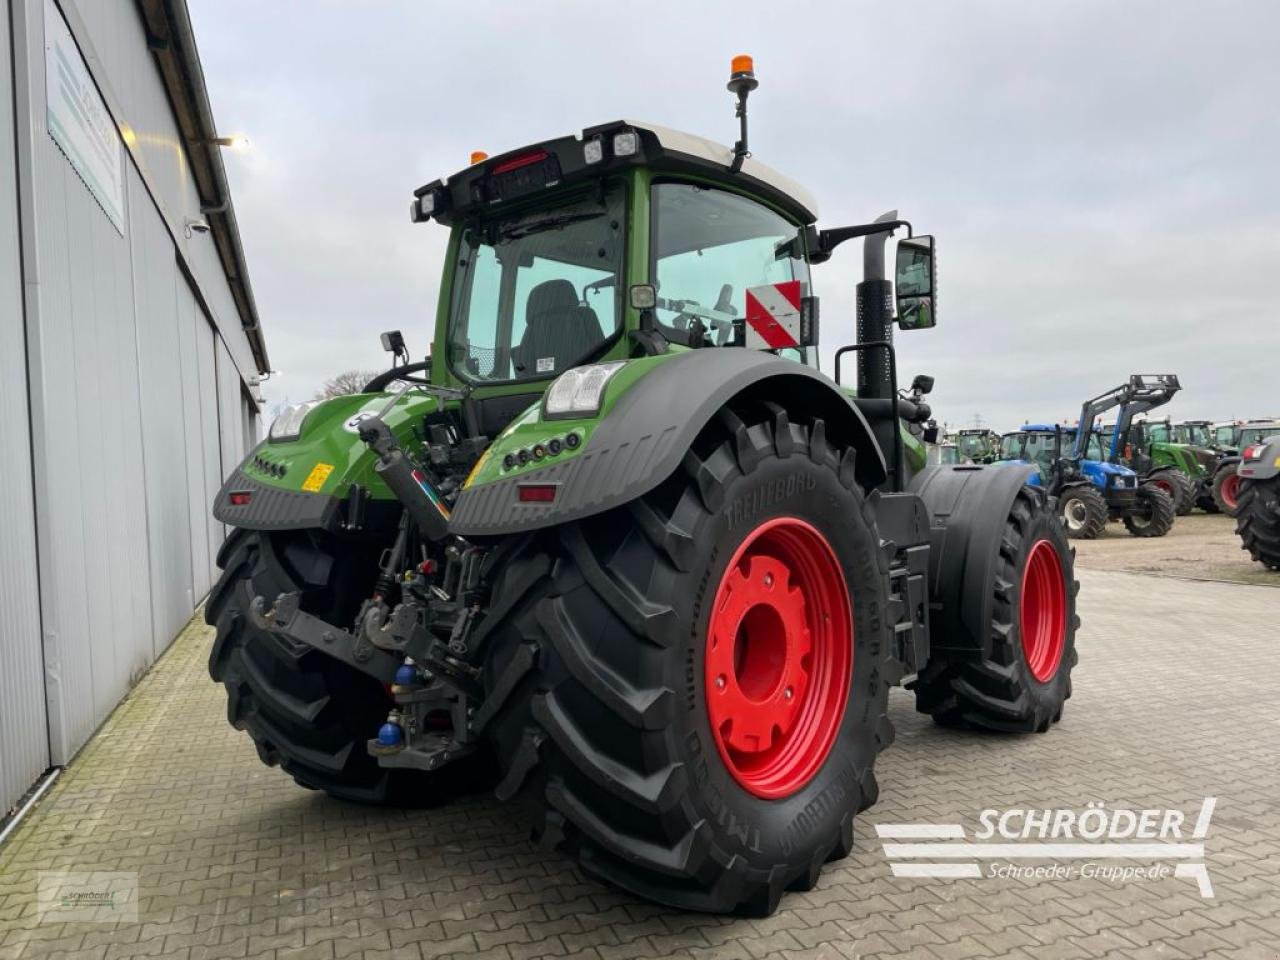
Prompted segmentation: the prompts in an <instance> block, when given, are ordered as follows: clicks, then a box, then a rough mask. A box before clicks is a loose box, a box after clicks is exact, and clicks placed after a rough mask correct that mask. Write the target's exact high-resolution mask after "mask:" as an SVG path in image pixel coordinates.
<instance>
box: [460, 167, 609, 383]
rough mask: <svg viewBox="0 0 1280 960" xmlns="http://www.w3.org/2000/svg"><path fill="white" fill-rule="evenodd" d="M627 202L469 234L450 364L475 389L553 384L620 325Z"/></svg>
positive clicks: (577, 204)
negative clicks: (536, 382)
mask: <svg viewBox="0 0 1280 960" xmlns="http://www.w3.org/2000/svg"><path fill="white" fill-rule="evenodd" d="M625 219H626V218H625V216H624V200H623V191H622V188H621V187H620V186H617V185H613V186H610V187H609V188H608V190H607V191H606V192H605V195H604V198H603V202H602V201H601V198H600V197H599V196H598V195H596V194H594V193H593V194H592V195H591V196H589V197H582V198H580V199H578V200H574V201H571V202H570V203H567V204H564V205H563V206H559V207H554V208H552V209H549V210H547V209H544V210H539V211H536V212H533V213H526V214H523V215H520V216H517V217H510V218H506V219H502V220H495V221H489V222H485V223H476V224H469V225H468V226H466V227H465V228H464V232H463V235H462V242H461V244H460V246H459V250H458V260H457V263H456V264H455V266H454V270H455V271H456V272H455V275H454V283H453V301H452V305H451V309H450V313H449V333H448V356H449V364H450V366H451V367H452V368H453V370H454V371H455V372H456V373H457V374H458V375H459V376H460V377H462V378H463V379H464V380H468V381H470V382H472V383H503V382H514V381H519V380H537V379H542V378H546V377H552V376H555V375H556V374H558V373H561V372H562V371H564V370H566V369H568V368H569V367H572V366H576V365H577V364H579V363H582V362H584V361H586V360H588V359H591V357H592V355H593V354H595V353H598V352H599V351H600V349H601V348H602V347H604V346H605V345H606V344H607V343H608V342H609V341H611V340H612V338H613V337H614V336H615V335H616V334H617V332H618V330H619V328H620V327H621V325H622V303H621V299H620V297H619V295H618V291H619V286H620V279H619V278H620V276H621V273H622V257H623V252H624V251H623V248H624V237H623V224H624V223H625Z"/></svg>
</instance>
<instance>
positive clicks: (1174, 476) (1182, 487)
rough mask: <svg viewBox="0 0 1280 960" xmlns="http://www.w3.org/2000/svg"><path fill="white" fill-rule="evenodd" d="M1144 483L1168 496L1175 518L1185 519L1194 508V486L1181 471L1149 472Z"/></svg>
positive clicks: (1164, 468)
mask: <svg viewBox="0 0 1280 960" xmlns="http://www.w3.org/2000/svg"><path fill="white" fill-rule="evenodd" d="M1144 482H1145V483H1149V484H1151V485H1153V486H1155V487H1158V488H1159V489H1161V490H1163V491H1164V492H1165V493H1166V494H1168V495H1169V499H1170V500H1172V501H1173V510H1174V514H1175V515H1176V516H1179V517H1185V516H1186V515H1187V514H1189V513H1190V512H1191V511H1192V510H1193V509H1194V508H1195V505H1196V488H1195V484H1194V483H1192V482H1191V480H1190V479H1189V478H1188V477H1187V475H1186V474H1185V473H1183V472H1182V471H1181V470H1178V469H1176V468H1174V467H1162V468H1160V469H1157V470H1153V471H1151V473H1150V474H1148V475H1147V478H1146V480H1145V481H1144Z"/></svg>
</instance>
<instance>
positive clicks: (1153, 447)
mask: <svg viewBox="0 0 1280 960" xmlns="http://www.w3.org/2000/svg"><path fill="white" fill-rule="evenodd" d="M1191 436H1196V438H1197V440H1200V441H1205V440H1208V439H1209V436H1208V428H1207V427H1204V428H1196V429H1192V428H1187V427H1183V428H1181V429H1180V428H1178V427H1175V426H1174V425H1173V424H1172V423H1170V422H1169V420H1168V418H1166V419H1164V420H1145V421H1137V422H1136V423H1134V425H1133V428H1132V429H1131V430H1130V433H1129V444H1130V446H1131V447H1132V448H1133V450H1134V451H1135V455H1134V456H1135V458H1142V459H1143V460H1144V461H1150V462H1151V463H1152V464H1154V465H1155V466H1156V469H1160V468H1163V467H1166V466H1171V467H1174V468H1175V469H1176V470H1178V472H1180V473H1181V474H1182V475H1183V476H1184V477H1185V478H1186V479H1187V481H1188V483H1189V484H1190V486H1189V487H1188V493H1189V496H1188V497H1186V498H1185V499H1184V500H1183V501H1182V503H1181V504H1180V505H1179V514H1180V515H1181V514H1187V513H1190V512H1191V510H1192V508H1194V507H1200V508H1201V509H1202V510H1204V511H1205V512H1206V513H1217V512H1218V507H1217V504H1216V503H1214V500H1213V476H1214V473H1215V471H1216V470H1217V468H1218V465H1219V454H1218V453H1217V452H1216V451H1215V450H1214V449H1213V448H1212V447H1210V446H1209V445H1208V444H1207V443H1199V442H1191V441H1190V440H1187V439H1181V438H1182V437H1191ZM1131 459H1133V458H1131Z"/></svg>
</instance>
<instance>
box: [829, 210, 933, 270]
mask: <svg viewBox="0 0 1280 960" xmlns="http://www.w3.org/2000/svg"><path fill="white" fill-rule="evenodd" d="M899 227H906V229H907V239H908V240H910V239H911V238H912V237H914V236H915V233H914V231H913V230H912V227H911V223H910V221H907V220H885V221H877V222H876V223H859V224H855V225H854V226H850V227H835V228H833V229H831V230H819V229H818V228H817V227H815V226H813V225H812V224H811V225H809V226H808V227H806V228H805V242H806V245H807V246H808V248H809V262H810V263H823V262H825V261H827V260H829V259H830V258H831V254H832V252H833V251H834V250H835V248H836V247H838V246H840V244H842V243H844V242H845V241H846V240H852V239H854V238H855V237H869V236H871V235H872V234H874V233H893V231H894V230H897V229H898V228H899Z"/></svg>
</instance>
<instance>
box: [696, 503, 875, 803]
mask: <svg viewBox="0 0 1280 960" xmlns="http://www.w3.org/2000/svg"><path fill="white" fill-rule="evenodd" d="M704 661H705V662H704V667H705V677H704V684H705V689H706V695H707V716H708V719H709V720H710V722H711V732H712V734H713V736H714V737H715V741H716V748H717V749H718V750H719V751H720V757H721V759H722V760H723V761H724V764H725V767H726V768H728V770H729V773H730V774H731V775H732V776H733V778H734V780H736V781H737V782H738V783H739V784H740V785H741V786H742V787H743V789H745V790H747V791H749V792H750V793H753V794H755V795H756V796H758V797H764V798H766V799H770V800H773V799H778V798H781V797H788V796H790V795H791V794H793V793H795V792H796V791H797V790H799V789H800V788H801V787H803V786H804V785H805V784H806V783H808V782H809V780H810V779H812V778H813V775H814V774H816V773H817V772H818V770H819V769H820V768H821V767H822V764H823V762H824V761H825V760H826V759H827V754H828V753H830V752H831V747H832V744H834V743H835V740H836V735H837V734H838V733H839V731H840V725H841V722H842V720H843V719H844V710H845V706H846V704H847V703H848V700H849V686H850V681H851V677H852V675H853V616H852V607H851V604H850V601H849V590H848V587H847V586H846V585H845V580H844V571H843V570H842V569H841V567H840V561H839V560H838V559H837V558H836V554H835V551H834V550H832V549H831V545H830V544H829V543H827V540H826V538H825V537H823V535H822V534H820V533H819V532H818V531H817V530H816V529H815V528H814V527H813V526H811V525H810V524H808V523H805V522H804V521H803V520H798V519H796V518H794V517H778V518H776V519H774V520H769V521H767V522H765V523H762V524H761V525H760V526H758V527H756V528H755V529H754V530H753V531H751V533H750V534H748V535H747V537H746V539H745V540H743V542H742V544H741V546H739V547H738V549H737V551H736V552H735V553H734V555H733V557H732V559H731V560H730V561H729V565H728V567H726V568H725V572H724V575H723V576H722V577H721V578H720V585H719V587H718V588H717V589H716V595H715V602H714V605H713V606H712V609H711V622H710V623H709V624H708V625H707V642H706V651H705V657H704Z"/></svg>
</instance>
